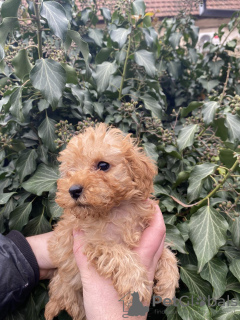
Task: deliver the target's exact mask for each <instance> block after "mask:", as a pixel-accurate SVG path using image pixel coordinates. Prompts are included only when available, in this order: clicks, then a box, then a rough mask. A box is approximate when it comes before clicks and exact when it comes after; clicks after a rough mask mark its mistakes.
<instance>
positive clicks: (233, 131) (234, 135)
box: [225, 113, 240, 142]
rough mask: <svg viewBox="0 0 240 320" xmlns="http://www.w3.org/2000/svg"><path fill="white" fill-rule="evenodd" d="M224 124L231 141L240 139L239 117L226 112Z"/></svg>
mask: <svg viewBox="0 0 240 320" xmlns="http://www.w3.org/2000/svg"><path fill="white" fill-rule="evenodd" d="M225 125H226V127H227V128H228V136H229V140H230V141H231V142H235V141H236V140H238V141H239V140H240V118H239V116H237V115H233V114H231V113H227V114H226V119H225Z"/></svg>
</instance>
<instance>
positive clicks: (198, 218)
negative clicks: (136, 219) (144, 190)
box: [0, 0, 240, 320]
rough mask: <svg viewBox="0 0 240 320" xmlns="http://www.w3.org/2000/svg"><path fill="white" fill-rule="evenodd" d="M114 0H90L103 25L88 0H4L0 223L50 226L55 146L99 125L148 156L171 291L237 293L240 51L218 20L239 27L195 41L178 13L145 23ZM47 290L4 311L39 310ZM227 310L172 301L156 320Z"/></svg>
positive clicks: (141, 7) (54, 213)
mask: <svg viewBox="0 0 240 320" xmlns="http://www.w3.org/2000/svg"><path fill="white" fill-rule="evenodd" d="M118 4H119V3H118V2H116V11H114V12H112V13H111V11H110V10H109V9H108V8H102V9H101V14H102V17H103V19H104V26H101V28H98V27H97V26H96V25H97V23H98V15H97V13H96V8H95V6H93V7H89V8H86V9H84V10H83V11H78V10H77V8H76V7H75V6H73V5H72V1H70V0H65V1H45V2H43V3H42V5H41V7H40V5H38V4H36V3H35V2H33V1H30V0H29V1H28V8H27V7H23V6H21V4H20V1H16V0H14V1H13V0H6V1H5V2H4V3H3V4H2V7H1V18H2V20H1V24H0V39H1V41H0V43H1V47H0V58H1V62H0V68H1V73H0V94H1V101H0V121H1V129H0V146H1V149H0V231H1V232H2V233H7V232H9V231H10V230H11V229H17V230H20V231H21V232H22V233H23V234H24V235H26V236H27V235H31V234H39V233H43V232H48V231H49V230H51V225H52V224H54V223H55V222H56V221H57V219H58V218H59V217H60V216H61V213H62V211H61V208H59V207H58V206H57V204H56V203H55V202H54V197H55V191H56V180H57V178H58V162H57V154H58V152H59V151H60V150H62V149H63V148H65V146H66V143H67V142H68V141H69V139H70V138H71V137H72V136H73V135H74V134H76V133H79V132H82V131H83V130H84V128H85V127H87V126H92V125H94V124H95V123H96V122H106V123H109V124H111V125H114V126H117V127H119V128H121V129H122V130H124V131H125V132H131V133H132V134H133V135H134V136H135V137H137V138H141V140H142V145H143V147H144V148H145V150H146V152H147V153H148V154H149V156H150V157H152V158H153V159H154V160H155V161H156V162H157V163H158V167H159V174H158V176H157V177H156V181H155V196H156V197H157V198H159V199H160V207H161V209H162V211H163V214H164V218H165V222H166V225H167V240H168V241H169V242H170V243H171V244H172V248H173V249H174V250H176V253H177V256H178V258H179V261H180V269H181V283H180V289H179V291H178V292H177V297H178V298H179V297H181V296H183V295H184V296H185V298H184V299H185V300H186V299H187V298H188V296H189V295H192V296H194V299H195V298H197V297H196V296H201V297H206V299H207V298H208V296H209V299H210V298H214V299H220V298H222V299H226V300H227V296H229V299H230V300H231V299H236V300H237V301H239V299H240V296H239V293H240V289H239V287H240V284H239V280H240V277H239V274H240V272H239V271H240V237H239V225H240V206H239V199H240V187H239V161H240V143H239V142H240V141H239V140H240V96H239V95H240V84H239V81H240V74H239V66H240V58H239V55H238V54H237V51H236V45H237V41H235V40H231V41H229V40H228V37H227V38H226V37H225V36H224V31H223V28H224V27H227V28H228V30H229V32H230V33H232V32H233V31H234V30H240V24H239V17H238V15H237V14H236V15H234V16H233V17H232V19H231V21H230V22H229V24H228V25H226V26H225V25H222V26H221V27H220V28H219V30H218V32H217V34H218V36H219V38H220V39H221V44H220V45H214V44H213V43H205V44H204V48H203V52H199V51H198V49H197V47H196V44H197V40H198V28H197V27H196V26H195V24H194V21H193V20H192V19H191V18H190V17H189V16H188V15H184V14H181V15H179V16H178V17H177V18H176V19H171V20H170V19H165V20H164V21H163V22H162V23H161V26H160V29H159V30H155V29H154V24H153V22H152V21H151V13H147V14H145V4H144V2H143V1H139V0H138V1H134V2H133V3H131V2H129V1H127V0H126V1H122V2H121V6H119V5H118ZM123 10H124V11H125V13H126V14H125V15H124V14H123ZM17 12H18V17H20V18H21V21H18V18H17V17H16V16H17ZM53 14H54V15H56V19H53V18H52V15H53ZM31 19H32V20H31ZM158 31H159V32H158ZM163 31H164V32H163ZM36 34H37V35H36ZM224 39H225V40H224ZM46 287H47V283H45V282H44V283H42V285H41V286H39V287H37V288H36V289H35V290H34V292H33V293H32V295H31V297H30V298H29V300H28V301H27V303H26V305H25V306H23V307H22V308H21V309H20V310H19V311H18V312H17V313H16V314H15V315H11V316H9V319H43V313H44V305H45V303H46V301H47V291H46ZM218 301H219V300H218ZM151 310H152V309H151ZM153 311H154V310H153ZM153 313H154V312H153ZM153 313H152V314H153ZM232 313H234V316H235V317H236V319H237V315H238V314H240V309H239V307H237V306H230V307H229V306H223V305H222V306H220V307H219V306H218V307H216V306H214V305H212V306H211V307H210V306H207V305H204V306H202V307H200V306H199V305H197V304H195V305H194V307H192V308H191V307H190V306H189V307H183V306H181V305H178V306H171V307H168V308H166V310H165V317H166V318H167V319H189V318H191V319H200V318H201V317H202V319H214V320H215V319H216V320H217V319H230V318H231V317H233V315H232ZM163 317H164V316H162V318H163ZM58 318H59V319H67V316H66V315H65V314H64V313H62V314H61V315H60V316H59V317H58Z"/></svg>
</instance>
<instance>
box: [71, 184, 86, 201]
mask: <svg viewBox="0 0 240 320" xmlns="http://www.w3.org/2000/svg"><path fill="white" fill-rule="evenodd" d="M82 190H83V187H82V186H80V185H79V184H76V185H73V186H71V187H70V188H69V190H68V191H69V193H70V195H71V197H72V198H73V199H74V200H77V199H78V198H79V197H80V195H81V193H82Z"/></svg>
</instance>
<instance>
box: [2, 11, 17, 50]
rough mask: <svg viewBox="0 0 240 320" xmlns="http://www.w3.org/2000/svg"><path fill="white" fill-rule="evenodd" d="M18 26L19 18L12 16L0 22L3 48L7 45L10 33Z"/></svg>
mask: <svg viewBox="0 0 240 320" xmlns="http://www.w3.org/2000/svg"><path fill="white" fill-rule="evenodd" d="M18 26H19V24H18V18H15V17H11V18H4V19H3V21H2V23H1V24H0V44H1V46H2V47H3V48H4V46H5V41H6V39H7V36H8V34H9V33H10V32H12V31H13V30H14V29H15V28H17V27H18Z"/></svg>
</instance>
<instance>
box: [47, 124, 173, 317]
mask: <svg viewBox="0 0 240 320" xmlns="http://www.w3.org/2000/svg"><path fill="white" fill-rule="evenodd" d="M59 161H60V162H61V165H60V172H61V178H60V179H59V180H58V192H57V199H56V202H57V203H58V204H59V205H60V206H61V207H62V208H63V209H64V214H63V216H62V217H61V220H60V221H59V222H58V224H57V226H56V228H55V231H54V236H53V237H52V238H51V240H50V242H49V251H50V254H51V257H52V260H53V262H54V264H55V265H56V266H57V271H56V272H55V275H54V277H53V278H52V280H51V282H50V291H49V295H50V300H49V302H48V304H47V305H46V310H45V317H46V319H47V320H52V319H53V318H54V317H55V316H56V315H57V314H58V313H59V312H60V311H61V310H64V309H65V310H66V311H67V312H68V313H69V315H71V316H72V318H73V319H74V320H82V319H85V312H84V307H83V301H82V284H81V275H80V273H79V269H78V267H77V265H76V262H75V259H74V254H73V229H81V230H83V231H84V253H85V254H86V256H87V258H88V261H89V263H91V264H92V265H94V266H95V268H96V270H97V271H98V272H99V274H100V275H102V276H104V277H105V278H110V279H111V280H112V284H113V286H114V287H115V289H116V290H117V292H118V294H119V298H121V297H123V296H125V295H126V294H128V293H129V295H130V296H131V294H130V293H132V292H138V294H139V298H140V301H145V302H146V301H147V302H149V301H150V299H151V294H152V289H153V291H154V293H155V294H156V295H159V296H161V297H162V299H165V298H170V299H171V298H173V297H174V295H175V289H176V288H177V287H178V280H179V272H178V267H177V260H176V257H175V255H174V254H173V253H172V252H171V251H170V250H169V249H168V248H167V247H165V248H164V250H163V253H162V256H161V258H160V260H159V262H158V267H157V270H156V273H155V280H154V284H153V283H149V281H148V277H147V273H146V270H145V268H144V266H143V265H141V263H140V262H139V259H138V256H137V254H136V253H134V252H133V251H132V249H133V248H134V247H136V246H137V245H138V242H139V240H140V237H141V234H142V232H143V230H144V229H145V228H146V227H147V226H148V225H149V222H150V221H151V219H152V217H153V214H154V213H155V208H154V207H155V204H154V202H152V201H146V200H147V199H148V198H149V197H150V196H151V193H152V192H153V178H154V176H155V174H156V172H157V170H156V166H155V165H154V163H153V162H152V161H151V159H149V158H148V157H147V156H146V154H145V153H144V152H143V150H142V149H141V148H139V147H138V146H137V144H136V143H135V141H134V139H132V138H131V135H124V133H123V132H122V131H121V130H119V129H115V128H107V126H106V125H105V124H103V123H101V124H99V125H97V126H96V127H95V128H91V127H90V128H87V129H86V130H85V132H84V133H83V134H79V135H78V136H75V137H73V138H72V139H71V141H70V142H69V144H68V145H67V148H66V149H65V150H64V151H62V152H61V153H60V156H59ZM93 285H94V284H93Z"/></svg>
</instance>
